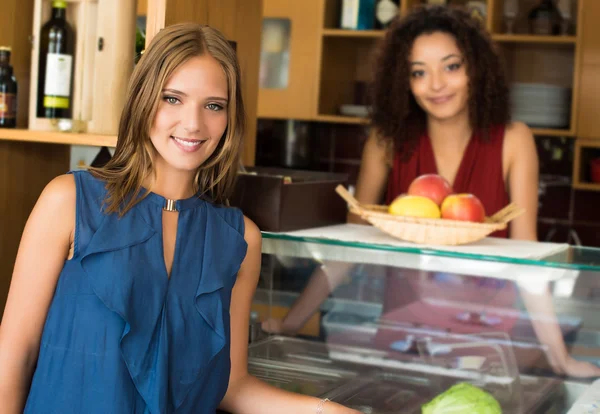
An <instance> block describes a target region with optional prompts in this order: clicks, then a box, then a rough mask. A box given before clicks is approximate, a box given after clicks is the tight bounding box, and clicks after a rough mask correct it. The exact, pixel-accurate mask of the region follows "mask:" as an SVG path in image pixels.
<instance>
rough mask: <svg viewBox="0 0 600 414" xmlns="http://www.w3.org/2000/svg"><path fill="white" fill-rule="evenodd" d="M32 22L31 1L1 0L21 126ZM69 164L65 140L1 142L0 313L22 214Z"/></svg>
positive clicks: (0, 40)
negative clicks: (17, 87) (50, 141)
mask: <svg viewBox="0 0 600 414" xmlns="http://www.w3.org/2000/svg"><path fill="white" fill-rule="evenodd" d="M17 6H18V9H19V13H17ZM32 26H33V0H2V13H0V45H8V46H11V47H12V49H13V55H12V58H11V60H12V62H13V66H14V69H15V77H16V78H17V82H18V83H19V96H18V99H19V102H18V109H17V110H18V111H19V113H18V125H19V127H23V128H24V127H26V125H27V113H28V109H27V108H28V105H29V100H28V96H29V80H30V64H31V44H30V43H29V35H30V34H31V32H32ZM68 168H69V149H68V146H66V145H50V144H38V143H25V142H11V141H0V316H1V314H2V313H3V312H4V303H5V301H6V294H7V293H8V287H9V284H10V279H11V276H12V271H13V267H14V261H15V257H16V253H17V249H18V246H19V241H20V239H21V233H22V232H23V227H24V226H25V222H26V221H27V217H29V213H30V212H31V209H32V208H33V206H34V204H35V202H36V200H37V198H38V196H39V194H40V193H41V191H42V189H43V188H44V186H45V185H46V184H47V183H48V182H49V181H50V180H51V179H52V178H54V177H55V176H57V175H59V174H63V173H65V172H66V171H67V170H68Z"/></svg>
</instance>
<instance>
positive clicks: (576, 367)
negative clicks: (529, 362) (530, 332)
mask: <svg viewBox="0 0 600 414" xmlns="http://www.w3.org/2000/svg"><path fill="white" fill-rule="evenodd" d="M504 156H505V157H508V158H507V161H508V185H509V194H510V200H511V202H514V203H515V204H517V205H518V206H519V207H523V208H525V213H524V214H523V215H522V216H521V217H518V218H516V219H515V220H514V221H513V222H512V223H511V226H510V237H511V238H512V239H520V240H533V241H537V213H538V198H539V195H538V186H539V162H538V156H537V149H536V147H535V141H534V138H533V134H532V133H531V130H530V129H529V128H528V127H527V126H526V125H525V124H523V123H521V122H515V123H513V124H512V125H510V126H509V128H508V129H507V130H506V135H505V154H504ZM517 285H518V287H519V291H520V293H521V297H522V298H523V302H524V304H525V307H526V308H527V311H528V312H529V313H530V314H531V316H532V320H531V323H532V325H533V329H534V331H535V333H536V336H537V338H538V340H539V341H540V343H542V344H544V345H547V346H548V352H549V355H548V357H549V362H550V364H551V366H552V368H553V369H554V371H555V372H557V373H559V374H566V375H569V376H573V377H594V376H600V368H598V367H597V366H595V365H593V364H590V363H588V362H581V361H577V360H575V359H574V358H572V357H571V356H570V355H569V353H568V350H567V347H566V345H565V342H564V338H563V334H562V332H561V330H560V327H559V325H558V320H557V318H556V311H555V310H554V304H553V301H552V295H551V293H550V289H549V287H548V285H547V284H546V285H542V286H540V285H538V284H535V285H532V283H531V281H528V280H526V281H522V282H521V283H518V284H517Z"/></svg>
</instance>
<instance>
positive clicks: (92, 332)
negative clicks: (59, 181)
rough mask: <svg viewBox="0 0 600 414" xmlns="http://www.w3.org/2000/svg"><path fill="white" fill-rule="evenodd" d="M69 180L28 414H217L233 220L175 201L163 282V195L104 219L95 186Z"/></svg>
mask: <svg viewBox="0 0 600 414" xmlns="http://www.w3.org/2000/svg"><path fill="white" fill-rule="evenodd" d="M73 174H74V177H75V182H76V190H77V207H76V227H75V243H74V256H73V258H72V259H70V260H67V261H66V262H65V264H64V267H63V270H62V272H61V274H60V277H59V280H58V284H57V286H56V291H55V294H54V297H53V300H52V303H51V306H50V309H49V312H48V315H47V319H46V323H45V326H44V330H43V334H42V339H41V345H40V353H39V358H38V362H37V367H36V369H35V373H34V376H33V381H32V385H31V389H30V392H29V396H28V399H27V403H26V407H25V413H28V414H33V413H36V414H37V413H44V414H50V413H57V414H58V413H60V414H64V413H85V414H96V413H97V414H108V413H110V414H120V413H123V414H126V413H127V414H171V413H182V414H185V413H190V414H191V413H194V414H204V413H206V414H208V413H210V414H214V413H215V411H216V408H217V406H218V404H219V403H220V401H221V400H222V398H223V397H224V395H225V392H226V390H227V385H228V381H229V373H230V357H229V351H230V319H229V305H230V301H231V291H232V288H233V285H234V283H235V280H236V276H237V272H238V270H239V268H240V265H241V263H242V261H243V259H244V257H245V255H246V249H247V244H246V242H245V240H244V218H243V215H242V213H241V212H240V211H239V210H238V209H234V208H228V207H220V206H216V205H213V204H211V203H210V202H208V201H205V200H203V199H201V198H198V197H193V198H189V199H185V200H179V201H177V202H176V207H177V210H178V211H179V219H178V224H177V241H176V246H175V253H174V258H173V267H172V271H171V277H170V278H169V277H168V276H167V271H166V267H165V262H164V255H163V237H162V208H163V206H165V201H166V199H165V198H163V197H161V196H159V195H158V194H155V193H151V192H150V193H148V195H147V196H146V197H145V198H144V199H143V200H142V201H141V202H139V203H138V204H137V205H136V206H135V207H133V209H132V210H130V211H128V212H127V213H126V214H125V215H124V216H123V217H121V218H119V217H118V216H117V215H115V214H110V215H109V214H105V213H104V212H103V211H102V206H103V201H104V199H105V197H106V189H105V184H104V182H102V181H101V180H98V179H96V178H94V177H93V176H92V175H91V174H90V173H88V172H84V171H78V172H73Z"/></svg>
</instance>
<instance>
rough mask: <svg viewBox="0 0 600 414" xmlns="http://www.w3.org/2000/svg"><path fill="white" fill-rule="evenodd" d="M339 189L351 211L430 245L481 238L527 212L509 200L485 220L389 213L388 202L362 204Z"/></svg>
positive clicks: (398, 235) (384, 228)
mask: <svg viewBox="0 0 600 414" xmlns="http://www.w3.org/2000/svg"><path fill="white" fill-rule="evenodd" d="M336 191H337V193H338V194H339V195H340V196H341V197H342V198H343V199H344V200H346V202H348V204H349V206H350V211H351V212H352V213H354V214H357V215H359V216H360V217H362V218H363V219H364V220H366V221H368V222H369V223H371V224H373V226H375V227H377V228H379V229H380V230H382V231H384V232H386V233H388V234H390V235H391V236H394V237H396V238H398V239H401V240H405V241H410V242H413V243H419V244H427V245H459V244H467V243H473V242H475V241H478V240H481V239H483V238H485V237H487V236H488V235H490V234H491V233H493V232H495V231H498V230H504V229H505V228H506V225H507V224H508V222H509V221H511V220H513V219H514V218H516V217H518V216H520V215H521V214H523V213H524V212H525V210H524V209H522V208H520V207H517V206H516V205H515V204H512V203H511V204H509V205H508V206H506V207H504V208H503V209H502V210H500V211H498V212H497V213H496V214H494V215H493V216H491V217H486V219H485V222H484V223H474V222H469V221H458V220H448V219H429V218H417V217H404V216H395V215H392V214H389V213H388V207H387V206H375V205H361V204H360V203H359V202H358V201H357V200H356V199H355V198H354V197H352V195H351V194H350V193H349V192H348V191H347V190H346V189H345V188H344V187H343V186H341V185H339V186H337V188H336Z"/></svg>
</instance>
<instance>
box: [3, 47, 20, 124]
mask: <svg viewBox="0 0 600 414" xmlns="http://www.w3.org/2000/svg"><path fill="white" fill-rule="evenodd" d="M10 52H11V49H10V48H9V47H5V46H2V47H0V128H15V127H16V126H17V80H16V79H15V77H14V75H13V68H12V66H11V65H10Z"/></svg>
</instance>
